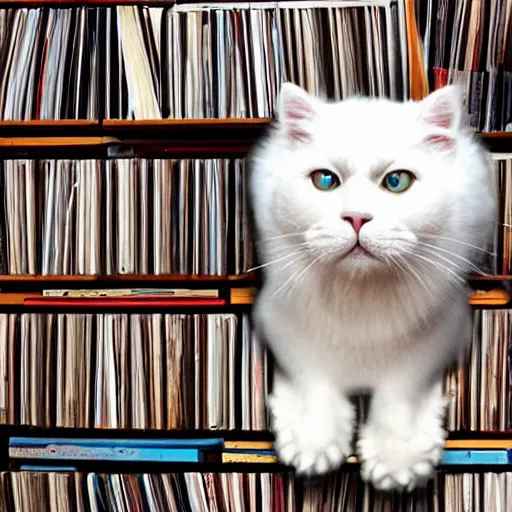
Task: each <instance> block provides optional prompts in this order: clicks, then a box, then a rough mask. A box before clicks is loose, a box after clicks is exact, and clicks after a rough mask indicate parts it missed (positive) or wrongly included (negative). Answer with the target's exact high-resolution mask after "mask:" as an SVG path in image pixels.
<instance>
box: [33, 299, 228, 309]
mask: <svg viewBox="0 0 512 512" xmlns="http://www.w3.org/2000/svg"><path fill="white" fill-rule="evenodd" d="M23 305H25V306H44V307H51V306H77V307H80V306H81V307H102V308H103V307H120V306H121V307H125V306H128V307H138V308H140V307H142V308H143V307H180V306H225V305H226V300H225V299H162V298H151V299H150V300H147V299H145V298H144V299H141V298H128V297H116V298H104V297H102V298H98V299H96V298H83V297H80V298H69V297H65V298H58V297H29V298H26V299H25V300H24V301H23Z"/></svg>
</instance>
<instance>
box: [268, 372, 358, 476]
mask: <svg viewBox="0 0 512 512" xmlns="http://www.w3.org/2000/svg"><path fill="white" fill-rule="evenodd" d="M268 405H269V408H270V411H271V417H272V429H273V431H274V433H275V436H276V442H275V448H276V451H277V454H278V457H279V459H280V461H281V462H282V463H284V464H286V465H289V466H293V467H295V468H296V471H297V473H299V474H305V475H314V474H323V473H327V472H330V471H333V470H335V469H337V468H338V467H339V466H340V465H341V464H342V463H343V462H344V461H345V459H346V457H347V455H349V452H350V448H351V441H352V436H353V429H354V418H355V415H354V409H353V407H352V404H351V403H350V401H349V400H348V398H347V397H345V396H344V395H342V394H341V393H339V392H338V390H337V389H335V387H334V386H330V385H329V384H328V383H327V382H319V381H318V382H312V381H309V382H307V383H295V382H292V381H291V380H289V379H287V378H286V377H284V376H283V375H282V374H277V375H276V376H275V380H274V389H273V392H272V395H271V396H270V397H269V400H268Z"/></svg>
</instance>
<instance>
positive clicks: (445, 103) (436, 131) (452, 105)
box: [420, 85, 463, 150]
mask: <svg viewBox="0 0 512 512" xmlns="http://www.w3.org/2000/svg"><path fill="white" fill-rule="evenodd" d="M462 114H463V104H462V90H461V88H460V87H459V86H458V85H447V86H445V87H442V88H441V89H437V90H436V91H434V92H433V93H432V94H430V95H429V96H427V97H426V98H425V99H424V100H422V101H420V120H421V122H422V123H424V124H425V126H426V128H427V136H426V141H425V142H427V143H428V144H429V145H433V146H437V147H439V149H445V150H449V149H452V148H453V147H454V146H455V139H456V137H457V133H458V131H459V129H460V124H461V120H462Z"/></svg>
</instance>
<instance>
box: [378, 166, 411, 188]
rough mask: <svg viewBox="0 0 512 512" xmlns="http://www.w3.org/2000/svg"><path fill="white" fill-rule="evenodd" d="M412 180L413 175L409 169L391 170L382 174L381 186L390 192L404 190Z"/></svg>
mask: <svg viewBox="0 0 512 512" xmlns="http://www.w3.org/2000/svg"><path fill="white" fill-rule="evenodd" d="M413 181H414V175H413V174H412V173H411V172H409V171H393V172H390V173H389V174H386V176H384V180H383V182H382V186H383V187H385V188H387V189H388V190H389V191H390V192H404V191H405V190H407V189H408V188H409V187H410V186H411V185H412V182H413Z"/></svg>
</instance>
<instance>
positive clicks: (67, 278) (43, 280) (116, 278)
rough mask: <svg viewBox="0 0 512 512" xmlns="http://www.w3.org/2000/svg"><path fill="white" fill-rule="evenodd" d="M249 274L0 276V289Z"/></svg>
mask: <svg viewBox="0 0 512 512" xmlns="http://www.w3.org/2000/svg"><path fill="white" fill-rule="evenodd" d="M252 279H253V278H252V275H251V274H239V275H229V276H196V275H190V276H187V275H180V274H162V275H154V274H151V275H141V274H122V275H110V276H100V275H57V276H41V275H25V274H24V275H6V274H3V275H0V287H1V286H2V284H6V283H18V284H35V283H39V284H50V283H62V282H67V283H72V282H75V281H77V282H81V283H84V282H94V283H123V282H134V281H138V282H140V283H145V282H147V283H152V282H162V283H163V282H166V283H171V282H180V283H182V282H198V283H199V282H200V283H208V282H213V283H223V282H234V281H247V280H252Z"/></svg>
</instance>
